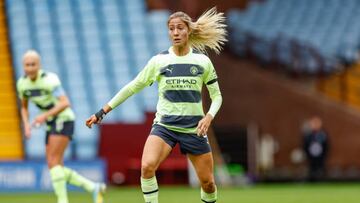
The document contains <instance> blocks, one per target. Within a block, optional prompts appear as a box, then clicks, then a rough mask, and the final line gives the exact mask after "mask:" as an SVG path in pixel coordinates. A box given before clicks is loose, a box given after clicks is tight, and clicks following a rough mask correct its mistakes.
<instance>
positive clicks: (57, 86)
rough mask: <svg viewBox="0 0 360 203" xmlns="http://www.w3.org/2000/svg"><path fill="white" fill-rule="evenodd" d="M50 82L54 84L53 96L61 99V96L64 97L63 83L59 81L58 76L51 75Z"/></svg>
mask: <svg viewBox="0 0 360 203" xmlns="http://www.w3.org/2000/svg"><path fill="white" fill-rule="evenodd" d="M49 76H50V77H49V80H50V82H51V84H52V94H53V96H55V97H60V96H64V95H66V94H65V91H64V88H63V87H62V85H61V81H60V79H59V77H58V76H57V75H56V74H51V75H49Z"/></svg>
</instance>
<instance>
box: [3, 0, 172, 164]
mask: <svg viewBox="0 0 360 203" xmlns="http://www.w3.org/2000/svg"><path fill="white" fill-rule="evenodd" d="M6 8H7V9H6V10H7V16H8V17H9V18H8V24H9V32H10V39H11V45H12V47H11V48H12V56H13V66H14V69H15V75H16V78H19V77H21V75H22V74H23V71H22V64H21V61H22V58H21V57H22V54H23V53H24V52H25V51H26V50H27V49H35V50H37V51H39V52H40V54H41V56H42V65H43V68H44V69H45V70H47V71H51V72H55V73H57V74H58V75H59V77H60V78H61V81H62V83H63V86H64V88H65V90H66V92H67V94H68V96H69V97H70V100H71V102H72V106H73V109H74V111H75V113H76V116H77V119H76V128H75V129H76V130H75V136H74V137H75V142H73V146H72V147H71V148H68V151H67V153H66V158H70V157H76V158H78V159H92V158H95V157H96V155H97V153H98V139H99V138H98V135H99V130H98V129H95V130H94V129H92V130H89V129H87V128H86V126H85V125H84V121H85V119H86V118H87V117H88V116H89V115H91V113H93V112H95V111H96V110H98V109H99V108H101V107H102V105H104V104H105V103H106V102H107V101H108V100H109V99H110V98H111V97H112V96H113V95H115V93H116V92H117V91H118V90H119V89H120V88H121V87H122V86H124V85H125V84H126V83H127V82H129V81H130V80H131V79H132V78H133V77H135V75H136V74H137V73H138V72H139V71H140V70H141V69H142V68H143V67H144V65H145V64H146V62H147V60H149V59H150V57H151V56H152V55H154V54H156V53H157V52H160V51H161V50H163V49H166V48H167V47H168V46H169V45H170V42H169V40H168V37H167V29H166V20H167V18H168V15H169V13H168V12H167V11H151V12H149V13H147V12H146V8H145V2H144V1H142V0H132V1H125V0H120V1H117V0H107V1H101V0H89V1H82V0H61V1H57V0H16V1H12V0H7V1H6ZM159 24H161V25H159ZM162 24H163V25H162ZM159 26H164V28H162V29H159ZM156 103H157V88H156V86H155V85H153V86H151V87H149V88H147V90H146V91H143V92H142V93H140V94H138V95H136V96H134V97H131V98H130V99H128V100H127V101H126V102H125V103H124V104H122V105H121V106H120V107H119V108H118V109H116V111H114V112H113V113H112V114H109V116H107V117H106V119H105V120H104V122H105V123H114V122H122V123H131V124H136V123H142V122H144V120H145V112H154V111H155V108H156ZM36 112H37V110H36V109H35V108H34V106H30V114H31V115H36ZM32 134H33V138H32V139H30V140H28V141H26V142H25V149H26V154H27V155H28V157H29V158H42V157H43V156H44V153H43V151H44V146H43V145H36V144H34V143H39V142H43V139H44V133H43V131H42V130H40V129H39V130H34V131H33V132H32ZM79 143H81V147H77V145H78V144H79Z"/></svg>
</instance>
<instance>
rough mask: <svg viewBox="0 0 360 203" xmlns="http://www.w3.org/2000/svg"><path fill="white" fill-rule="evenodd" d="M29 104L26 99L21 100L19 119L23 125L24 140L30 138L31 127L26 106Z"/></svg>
mask: <svg viewBox="0 0 360 203" xmlns="http://www.w3.org/2000/svg"><path fill="white" fill-rule="evenodd" d="M28 104H29V102H28V100H27V99H21V111H20V112H21V119H22V122H23V125H24V133H25V137H26V138H30V136H31V125H30V122H29V110H28V106H29V105H28Z"/></svg>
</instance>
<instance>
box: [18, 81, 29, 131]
mask: <svg viewBox="0 0 360 203" xmlns="http://www.w3.org/2000/svg"><path fill="white" fill-rule="evenodd" d="M22 81H23V80H22V78H20V79H19V80H18V81H17V83H16V90H17V93H18V96H19V99H20V105H21V106H20V114H21V120H22V122H23V127H24V133H25V137H26V138H30V136H31V125H30V122H29V108H28V107H29V100H28V98H27V96H26V95H24V91H23V89H24V88H23V82H22Z"/></svg>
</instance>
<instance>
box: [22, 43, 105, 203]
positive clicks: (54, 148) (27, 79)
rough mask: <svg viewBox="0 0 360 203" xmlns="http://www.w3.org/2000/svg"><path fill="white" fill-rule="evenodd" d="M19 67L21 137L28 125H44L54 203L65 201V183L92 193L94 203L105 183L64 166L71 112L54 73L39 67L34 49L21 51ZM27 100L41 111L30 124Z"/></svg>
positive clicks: (97, 202) (71, 127) (71, 129)
mask: <svg viewBox="0 0 360 203" xmlns="http://www.w3.org/2000/svg"><path fill="white" fill-rule="evenodd" d="M23 67H24V72H25V76H23V77H21V78H19V79H18V81H17V91H18V95H19V98H20V100H21V118H22V122H23V127H24V131H25V136H26V138H28V139H30V137H31V128H32V127H39V126H40V125H42V124H46V127H47V130H46V140H45V144H46V160H47V164H48V168H49V170H50V177H51V180H52V185H53V188H54V192H55V194H56V196H57V202H58V203H68V202H69V201H68V197H67V190H66V184H67V183H69V184H71V185H75V186H78V187H82V188H83V189H85V190H86V191H88V192H91V193H93V198H94V202H95V203H102V202H103V201H102V199H103V198H102V195H103V193H104V191H105V184H103V183H94V182H92V181H90V180H88V179H86V178H85V177H83V176H81V175H79V174H78V173H77V172H75V171H73V170H72V169H70V168H67V167H65V166H64V160H63V157H64V152H65V150H66V147H67V146H68V144H69V142H70V140H71V139H72V135H73V132H74V120H75V115H74V113H73V111H72V109H71V108H70V102H69V99H68V97H67V96H66V94H65V92H64V89H63V88H62V85H61V82H60V80H59V78H58V76H57V75H56V74H55V73H51V72H45V71H43V70H42V69H41V60H40V55H39V54H38V53H37V52H36V51H34V50H29V51H27V52H26V53H25V54H24V56H23ZM29 101H31V102H33V103H34V104H35V105H36V106H37V107H38V108H39V109H40V110H41V114H39V115H37V116H36V117H35V119H34V121H33V122H32V123H30V121H29V111H28V102H29Z"/></svg>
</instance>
